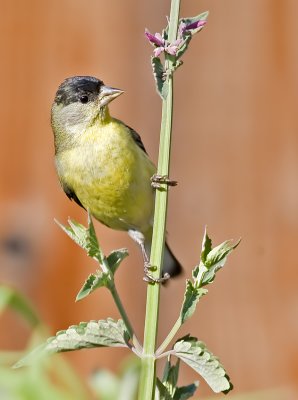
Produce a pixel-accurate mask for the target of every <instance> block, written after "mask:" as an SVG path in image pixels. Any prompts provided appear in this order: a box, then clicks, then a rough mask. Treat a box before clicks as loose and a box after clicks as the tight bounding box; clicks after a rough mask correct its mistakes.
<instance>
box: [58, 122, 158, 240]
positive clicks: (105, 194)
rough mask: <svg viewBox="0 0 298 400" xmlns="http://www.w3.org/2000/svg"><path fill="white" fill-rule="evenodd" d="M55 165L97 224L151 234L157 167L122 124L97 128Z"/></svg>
mask: <svg viewBox="0 0 298 400" xmlns="http://www.w3.org/2000/svg"><path fill="white" fill-rule="evenodd" d="M56 162H57V170H58V174H59V176H60V180H61V181H62V182H64V183H66V185H67V186H68V187H70V188H71V189H72V190H73V191H74V192H75V193H76V195H77V197H78V198H79V200H80V201H81V203H82V204H83V206H84V207H85V208H86V209H89V210H90V212H91V214H93V215H94V217H95V218H96V219H98V220H100V221H101V222H103V223H104V224H106V225H108V226H110V227H111V228H114V229H121V230H128V229H133V228H135V229H138V230H140V231H141V232H146V230H148V227H149V226H150V225H151V223H152V221H151V219H152V213H153V203H154V193H153V190H152V188H151V184H150V177H151V176H152V175H153V174H154V172H155V167H154V165H153V163H152V162H151V161H150V159H149V158H148V156H147V155H146V154H145V153H144V151H143V150H142V149H140V148H139V146H138V145H137V144H136V143H135V141H134V140H133V138H132V136H131V133H130V131H129V128H127V127H126V126H125V125H124V124H122V123H121V122H120V121H118V120H115V119H111V120H110V121H109V122H108V123H106V124H101V123H95V124H94V125H93V126H92V127H90V128H88V129H87V130H86V131H85V132H84V133H83V134H82V135H80V138H79V140H78V142H77V145H76V146H75V147H74V148H72V149H69V150H65V151H63V152H62V153H59V154H58V155H57V158H56Z"/></svg>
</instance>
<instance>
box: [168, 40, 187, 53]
mask: <svg viewBox="0 0 298 400" xmlns="http://www.w3.org/2000/svg"><path fill="white" fill-rule="evenodd" d="M182 42H183V40H182V39H177V40H175V42H173V43H170V44H169V45H168V46H167V47H166V48H165V51H166V52H167V53H168V54H171V55H172V56H175V55H176V54H177V51H178V49H179V46H180V44H181V43H182Z"/></svg>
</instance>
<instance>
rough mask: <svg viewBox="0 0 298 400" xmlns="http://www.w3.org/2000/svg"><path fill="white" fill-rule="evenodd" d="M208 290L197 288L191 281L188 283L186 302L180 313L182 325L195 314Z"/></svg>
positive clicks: (185, 294) (185, 295)
mask: <svg viewBox="0 0 298 400" xmlns="http://www.w3.org/2000/svg"><path fill="white" fill-rule="evenodd" d="M207 292H208V290H207V289H203V288H199V287H196V286H195V285H193V283H192V282H191V281H190V280H187V281H186V290H185V293H184V301H183V304H182V308H181V311H180V318H181V324H183V323H184V322H185V321H186V320H187V319H188V318H190V317H191V316H192V315H193V313H194V312H195V309H196V306H197V303H198V301H199V300H200V298H201V297H202V296H204V295H205V294H207Z"/></svg>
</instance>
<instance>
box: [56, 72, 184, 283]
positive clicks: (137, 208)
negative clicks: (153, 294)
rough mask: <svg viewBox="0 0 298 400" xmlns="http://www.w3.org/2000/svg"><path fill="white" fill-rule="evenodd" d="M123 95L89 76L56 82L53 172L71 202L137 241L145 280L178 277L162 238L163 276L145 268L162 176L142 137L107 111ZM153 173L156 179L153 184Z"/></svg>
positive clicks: (178, 266)
mask: <svg viewBox="0 0 298 400" xmlns="http://www.w3.org/2000/svg"><path fill="white" fill-rule="evenodd" d="M123 93H124V91H123V90H121V89H116V88H114V87H110V86H106V85H105V84H104V83H103V81H101V80H100V79H98V78H95V77H92V76H73V77H70V78H67V79H65V80H64V81H63V82H62V83H61V84H60V86H59V87H58V90H57V92H56V95H55V98H54V101H53V104H52V108H51V125H52V130H53V133H54V147H55V166H56V171H57V174H58V178H59V181H60V184H61V186H62V189H63V190H64V192H65V194H66V195H67V196H68V198H69V199H70V200H73V201H75V202H76V203H77V204H78V205H79V206H81V207H83V208H84V209H86V210H88V212H89V213H90V214H91V215H92V216H93V217H94V218H95V219H96V220H98V221H99V222H101V223H102V224H104V225H106V226H107V227H109V228H112V229H115V230H121V231H126V232H127V233H128V234H129V236H131V238H132V239H133V240H134V241H135V242H137V243H138V244H139V245H140V247H141V250H142V254H143V259H144V271H145V277H144V279H145V280H147V281H149V282H156V281H162V280H163V279H167V278H169V277H174V276H177V275H179V274H180V273H181V272H182V266H181V264H180V262H179V261H178V260H177V258H176V257H175V256H174V254H173V253H172V251H171V250H170V248H169V246H168V244H167V242H166V243H165V251H164V261H163V269H162V277H161V278H159V279H156V278H153V277H152V274H150V272H149V271H150V264H149V256H150V248H151V240H152V231H153V213H154V200H155V189H154V187H155V188H156V187H157V186H158V182H160V181H162V179H161V178H162V177H160V176H156V175H155V174H156V167H155V165H154V163H153V162H152V161H151V159H150V158H149V156H148V154H147V152H146V150H145V147H144V144H143V142H142V139H141V137H140V135H139V134H138V133H137V132H136V131H135V130H134V129H132V128H130V127H129V126H128V125H126V124H125V123H124V122H122V121H121V120H119V119H116V118H114V117H112V116H111V114H110V111H109V104H110V102H111V101H113V100H114V99H116V98H117V97H118V96H120V95H121V94H123ZM154 176H156V177H157V179H156V182H157V183H156V182H155V184H152V181H154ZM152 177H153V178H152ZM165 181H167V182H168V183H169V184H171V181H170V180H168V179H166V180H165ZM173 184H174V183H173Z"/></svg>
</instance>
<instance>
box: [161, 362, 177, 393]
mask: <svg viewBox="0 0 298 400" xmlns="http://www.w3.org/2000/svg"><path fill="white" fill-rule="evenodd" d="M179 365H180V361H179V359H178V360H177V362H176V364H175V365H171V359H170V357H169V358H168V360H167V363H166V365H165V369H164V374H163V378H162V383H163V385H164V386H165V387H166V389H167V391H168V393H169V394H170V395H171V398H172V397H173V396H174V394H175V391H176V386H177V382H178V375H179Z"/></svg>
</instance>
